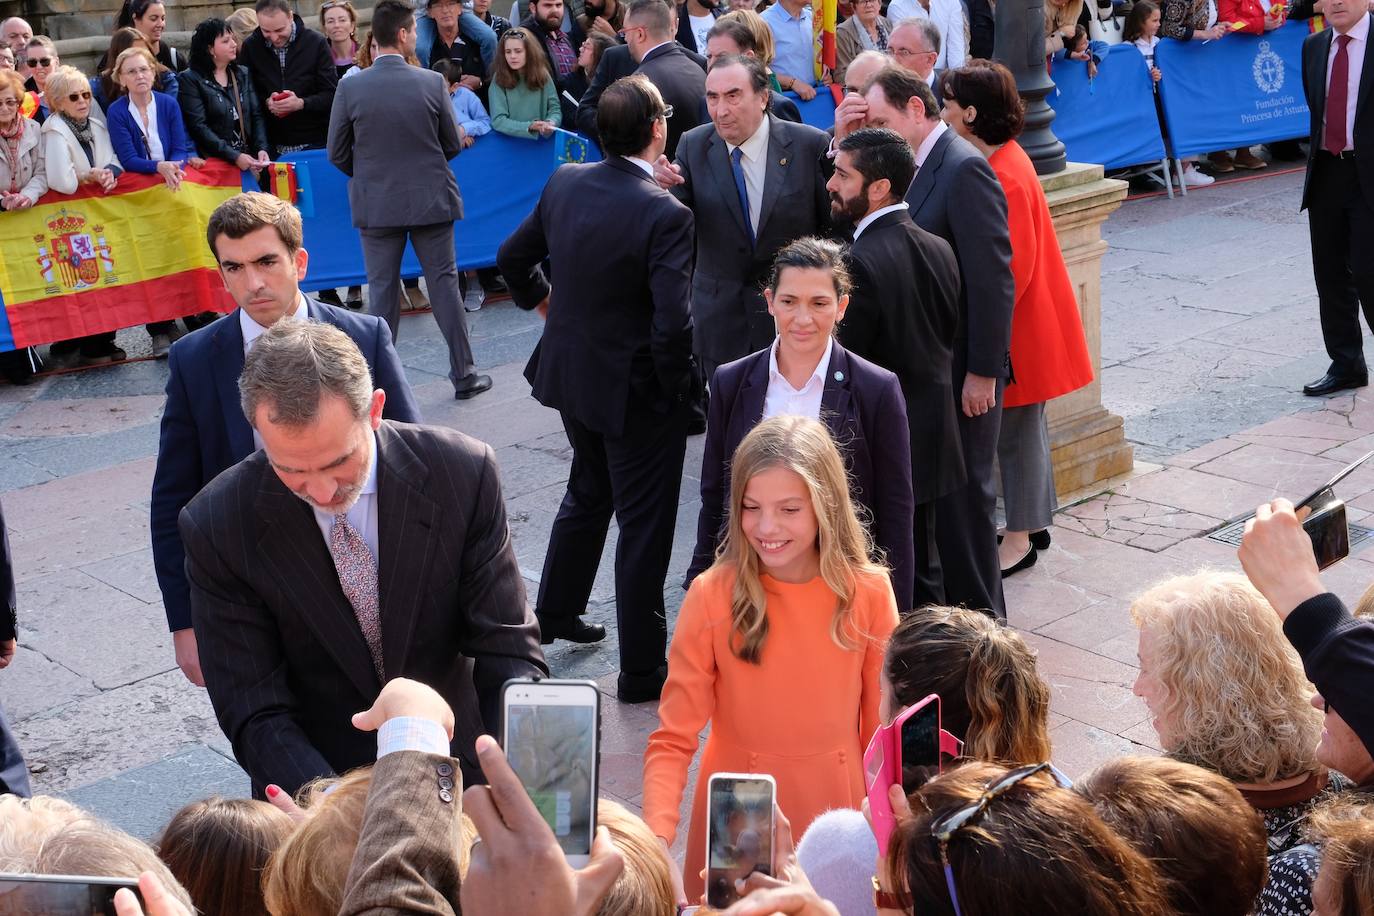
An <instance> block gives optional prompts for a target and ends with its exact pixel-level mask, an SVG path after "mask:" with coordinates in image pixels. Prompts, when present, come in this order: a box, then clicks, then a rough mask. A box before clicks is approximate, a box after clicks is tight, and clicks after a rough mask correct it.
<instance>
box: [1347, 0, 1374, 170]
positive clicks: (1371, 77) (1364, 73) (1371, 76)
mask: <svg viewBox="0 0 1374 916" xmlns="http://www.w3.org/2000/svg"><path fill="white" fill-rule="evenodd" d="M1369 18H1370V19H1371V22H1370V28H1369V36H1368V38H1367V39H1366V40H1365V43H1364V64H1363V69H1362V70H1361V71H1360V88H1359V92H1358V94H1357V95H1356V97H1355V115H1356V116H1357V117H1358V116H1359V114H1360V110H1361V109H1362V108H1364V103H1365V100H1366V99H1368V97H1369V87H1370V86H1371V85H1374V53H1370V44H1371V42H1370V40H1369V39H1374V15H1371V16H1370V17H1369ZM1351 142H1352V143H1353V142H1354V138H1351Z"/></svg>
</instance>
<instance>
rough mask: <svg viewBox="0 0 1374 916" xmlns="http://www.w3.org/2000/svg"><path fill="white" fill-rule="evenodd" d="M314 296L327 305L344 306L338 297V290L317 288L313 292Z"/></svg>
mask: <svg viewBox="0 0 1374 916" xmlns="http://www.w3.org/2000/svg"><path fill="white" fill-rule="evenodd" d="M315 298H316V299H318V300H320V301H321V302H324V303H326V304H328V305H333V306H337V307H338V308H343V307H344V304H343V300H342V299H340V298H339V291H338V290H337V289H322V290H319V291H317V292H316V293H315Z"/></svg>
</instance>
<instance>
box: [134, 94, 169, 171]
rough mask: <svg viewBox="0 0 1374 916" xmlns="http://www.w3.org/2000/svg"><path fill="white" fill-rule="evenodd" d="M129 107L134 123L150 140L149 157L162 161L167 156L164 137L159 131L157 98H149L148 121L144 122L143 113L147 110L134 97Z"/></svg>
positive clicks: (146, 138)
mask: <svg viewBox="0 0 1374 916" xmlns="http://www.w3.org/2000/svg"><path fill="white" fill-rule="evenodd" d="M129 108H130V109H131V110H132V113H133V116H134V123H135V124H137V125H138V129H139V130H141V131H142V132H143V139H144V140H146V141H148V158H149V159H151V160H153V161H154V162H161V161H162V160H163V159H165V158H166V156H165V154H164V152H163V149H162V137H161V135H159V134H158V132H157V99H149V100H148V110H147V112H146V114H147V115H148V123H147V124H146V125H145V124H144V123H143V118H142V117H141V115H142V114H144V113H145V112H144V111H143V109H141V108H139V107H138V106H137V105H135V104H134V100H133V99H129Z"/></svg>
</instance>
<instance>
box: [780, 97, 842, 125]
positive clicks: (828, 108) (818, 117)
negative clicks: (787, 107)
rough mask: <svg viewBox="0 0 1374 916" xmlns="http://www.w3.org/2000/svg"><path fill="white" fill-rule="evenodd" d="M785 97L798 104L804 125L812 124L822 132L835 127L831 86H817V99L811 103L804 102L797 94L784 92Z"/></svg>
mask: <svg viewBox="0 0 1374 916" xmlns="http://www.w3.org/2000/svg"><path fill="white" fill-rule="evenodd" d="M783 95H785V96H787V97H788V98H789V99H791V100H792V101H794V102H796V103H797V108H798V109H800V110H801V116H802V123H803V124H810V125H811V126H812V127H819V128H820V129H821V130H829V129H830V128H832V127H834V126H835V99H834V98H833V97H832V96H831V95H830V87H829V86H817V87H816V97H815V98H814V99H812V100H811V101H809V102H803V101H802V100H801V98H800V97H799V96H798V95H797V94H796V93H795V92H784V93H783Z"/></svg>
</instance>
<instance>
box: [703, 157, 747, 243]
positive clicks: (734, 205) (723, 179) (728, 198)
mask: <svg viewBox="0 0 1374 916" xmlns="http://www.w3.org/2000/svg"><path fill="white" fill-rule="evenodd" d="M706 163H707V165H709V166H710V168H711V176H712V177H713V178H715V183H716V187H717V188H719V189H720V194H721V196H722V197H724V198H725V208H726V209H727V210H729V211H730V214H731V215H732V216H734V218H735V223H736V224H737V225H738V226H739V231H740V234H741V235H743V236H745V237H746V239H747V237H748V235H749V233H748V232H747V231H746V230H745V228H744V210H743V209H741V207H740V202H739V192H738V191H736V190H735V172H734V170H733V169H731V168H730V147H729V145H728V144H726V142H725V141H724V140H722V139H721V137H720V134H718V133H716V132H715V131H711V142H710V143H709V144H708V145H707V147H706ZM754 235H755V237H757V236H758V233H757V232H755V233H754Z"/></svg>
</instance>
